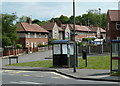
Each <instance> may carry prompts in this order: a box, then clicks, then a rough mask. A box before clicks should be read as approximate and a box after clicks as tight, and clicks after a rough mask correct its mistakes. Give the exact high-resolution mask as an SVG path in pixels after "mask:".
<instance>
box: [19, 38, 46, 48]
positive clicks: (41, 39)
mask: <svg viewBox="0 0 120 86" xmlns="http://www.w3.org/2000/svg"><path fill="white" fill-rule="evenodd" d="M26 42H29V47H31V42H33V43H34V42H37V46H38V45H39V44H40V43H43V42H44V43H48V38H19V40H18V43H20V44H22V45H23V47H24V48H26V47H27V46H26Z"/></svg>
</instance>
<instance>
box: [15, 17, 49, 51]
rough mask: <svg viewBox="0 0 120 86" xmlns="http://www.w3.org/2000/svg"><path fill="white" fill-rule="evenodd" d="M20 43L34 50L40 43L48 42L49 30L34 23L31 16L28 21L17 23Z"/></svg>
mask: <svg viewBox="0 0 120 86" xmlns="http://www.w3.org/2000/svg"><path fill="white" fill-rule="evenodd" d="M17 34H18V43H19V44H22V46H23V48H28V49H29V50H30V51H33V50H34V49H36V48H37V47H38V45H40V44H43V45H46V44H48V31H47V30H45V29H44V28H42V27H41V26H39V25H37V24H32V23H31V20H30V18H27V22H26V23H21V22H20V23H18V24H17Z"/></svg>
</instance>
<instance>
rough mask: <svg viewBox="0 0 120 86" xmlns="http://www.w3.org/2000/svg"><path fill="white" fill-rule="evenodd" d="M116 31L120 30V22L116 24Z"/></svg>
mask: <svg viewBox="0 0 120 86" xmlns="http://www.w3.org/2000/svg"><path fill="white" fill-rule="evenodd" d="M116 29H117V30H120V22H117V23H116Z"/></svg>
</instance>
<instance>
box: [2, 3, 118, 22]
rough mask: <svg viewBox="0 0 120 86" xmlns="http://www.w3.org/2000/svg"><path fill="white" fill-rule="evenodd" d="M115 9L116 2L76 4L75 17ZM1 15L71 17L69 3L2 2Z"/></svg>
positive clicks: (41, 18)
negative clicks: (91, 10) (88, 12)
mask: <svg viewBox="0 0 120 86" xmlns="http://www.w3.org/2000/svg"><path fill="white" fill-rule="evenodd" d="M99 7H100V8H101V9H102V12H104V13H105V12H107V10H108V9H117V8H118V6H117V2H105V3H103V2H101V3H98V2H77V3H76V16H77V15H81V14H85V13H86V11H87V10H88V9H98V8H99ZM2 9H3V13H13V12H16V13H17V16H18V17H21V16H23V15H24V16H32V18H33V19H40V20H48V19H51V18H52V17H58V16H60V15H66V16H68V17H69V16H71V15H72V14H73V12H72V10H73V8H72V3H71V2H59V3H58V2H3V5H2Z"/></svg>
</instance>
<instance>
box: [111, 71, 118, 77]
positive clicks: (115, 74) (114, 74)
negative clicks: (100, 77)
mask: <svg viewBox="0 0 120 86" xmlns="http://www.w3.org/2000/svg"><path fill="white" fill-rule="evenodd" d="M110 75H111V76H120V72H113V73H111V74H110Z"/></svg>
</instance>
